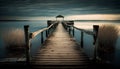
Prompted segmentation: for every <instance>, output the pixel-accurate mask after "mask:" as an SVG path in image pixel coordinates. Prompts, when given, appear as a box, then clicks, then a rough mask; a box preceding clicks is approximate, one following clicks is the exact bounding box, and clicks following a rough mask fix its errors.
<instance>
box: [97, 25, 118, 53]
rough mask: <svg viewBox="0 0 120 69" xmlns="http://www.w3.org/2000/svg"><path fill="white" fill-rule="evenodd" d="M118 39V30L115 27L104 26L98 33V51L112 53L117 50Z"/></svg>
mask: <svg viewBox="0 0 120 69" xmlns="http://www.w3.org/2000/svg"><path fill="white" fill-rule="evenodd" d="M117 38H118V28H117V27H116V26H114V25H102V26H100V28H99V32H98V49H99V50H102V51H103V52H106V53H111V52H113V51H114V49H115V44H116V41H117Z"/></svg>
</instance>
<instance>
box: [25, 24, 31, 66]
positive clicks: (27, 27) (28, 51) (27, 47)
mask: <svg viewBox="0 0 120 69" xmlns="http://www.w3.org/2000/svg"><path fill="white" fill-rule="evenodd" d="M24 32H25V43H26V44H25V45H26V63H27V64H29V63H30V42H29V25H25V26H24Z"/></svg>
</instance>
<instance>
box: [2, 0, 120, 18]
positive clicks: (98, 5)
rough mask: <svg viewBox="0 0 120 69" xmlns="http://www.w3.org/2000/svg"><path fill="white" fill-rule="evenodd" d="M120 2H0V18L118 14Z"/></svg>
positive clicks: (51, 0) (88, 0)
mask: <svg viewBox="0 0 120 69" xmlns="http://www.w3.org/2000/svg"><path fill="white" fill-rule="evenodd" d="M119 8H120V0H99V1H98V0H0V11H1V12H0V16H1V17H2V16H31V17H32V16H33V17H34V16H36V17H37V16H56V15H59V14H62V15H65V16H66V15H81V14H119V13H120V9H119Z"/></svg>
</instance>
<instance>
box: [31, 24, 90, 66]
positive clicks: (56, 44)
mask: <svg viewBox="0 0 120 69" xmlns="http://www.w3.org/2000/svg"><path fill="white" fill-rule="evenodd" d="M31 65H32V66H33V68H41V67H42V68H48V67H50V68H51V67H52V68H54V67H55V66H56V68H89V67H90V65H91V61H90V60H89V58H88V57H87V56H86V55H85V53H84V52H83V51H82V49H81V46H80V45H79V44H77V42H76V41H75V39H74V38H73V37H72V36H71V35H70V34H69V33H68V32H67V31H66V30H65V28H64V27H63V25H62V22H59V23H58V26H57V27H56V29H55V30H54V32H53V33H52V34H51V35H50V36H49V37H48V38H47V40H46V41H45V42H44V44H43V46H42V48H41V49H40V50H39V51H38V52H37V53H36V55H35V56H34V57H33V59H32V61H31ZM73 65H74V66H73ZM46 66H47V67H46Z"/></svg>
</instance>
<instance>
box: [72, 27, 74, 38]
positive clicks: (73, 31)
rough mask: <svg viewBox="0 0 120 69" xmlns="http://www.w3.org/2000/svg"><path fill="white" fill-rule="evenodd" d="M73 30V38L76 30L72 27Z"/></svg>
mask: <svg viewBox="0 0 120 69" xmlns="http://www.w3.org/2000/svg"><path fill="white" fill-rule="evenodd" d="M72 28H73V30H72V33H73V36H74V35H75V30H74V27H72Z"/></svg>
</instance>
